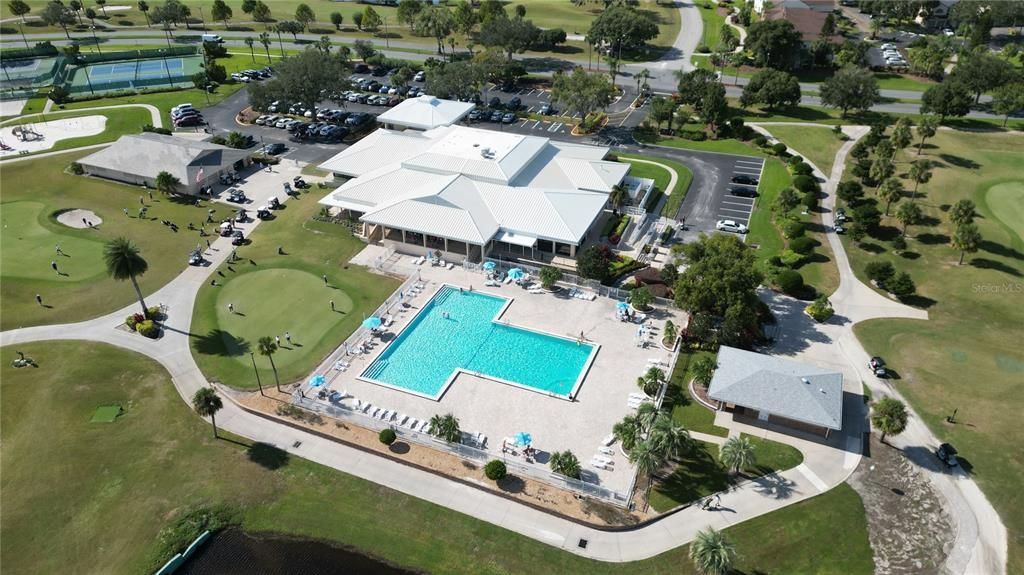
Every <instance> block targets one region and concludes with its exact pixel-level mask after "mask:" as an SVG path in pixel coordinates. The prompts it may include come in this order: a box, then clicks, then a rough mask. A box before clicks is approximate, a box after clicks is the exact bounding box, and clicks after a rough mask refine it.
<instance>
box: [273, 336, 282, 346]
mask: <svg viewBox="0 0 1024 575" xmlns="http://www.w3.org/2000/svg"><path fill="white" fill-rule="evenodd" d="M274 341H276V342H277V347H281V336H279V335H275V336H274Z"/></svg>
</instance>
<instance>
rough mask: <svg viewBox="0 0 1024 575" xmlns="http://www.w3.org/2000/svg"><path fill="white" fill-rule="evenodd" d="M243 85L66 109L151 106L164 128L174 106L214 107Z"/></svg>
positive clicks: (88, 103) (131, 97) (110, 99)
mask: <svg viewBox="0 0 1024 575" xmlns="http://www.w3.org/2000/svg"><path fill="white" fill-rule="evenodd" d="M243 85H244V84H222V85H221V86H220V87H218V88H217V91H216V92H215V93H213V94H207V93H206V92H205V91H203V90H197V89H196V88H186V89H183V90H173V91H168V92H153V93H148V94H132V95H128V96H110V97H105V98H98V99H94V100H76V101H74V102H69V103H67V104H65V105H64V108H65V109H67V110H81V109H84V108H96V107H100V106H116V105H118V104H149V105H151V106H155V107H156V108H157V109H158V110H160V113H161V115H162V117H163V120H164V127H170V126H171V108H173V107H174V106H177V105H178V104H184V103H186V102H189V103H191V104H192V105H193V106H195V107H196V108H199V109H202V108H205V107H207V106H212V105H214V104H217V103H220V101H221V100H223V99H224V98H227V97H228V96H230V95H232V94H234V93H235V92H237V91H238V90H240V89H241V88H242V86H243ZM207 95H209V97H210V101H209V103H207V101H206V97H207ZM147 123H148V120H147Z"/></svg>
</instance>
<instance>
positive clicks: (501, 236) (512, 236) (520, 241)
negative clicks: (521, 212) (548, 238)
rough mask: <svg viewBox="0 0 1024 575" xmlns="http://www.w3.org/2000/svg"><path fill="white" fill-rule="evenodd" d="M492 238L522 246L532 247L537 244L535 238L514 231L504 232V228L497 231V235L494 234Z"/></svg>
mask: <svg viewBox="0 0 1024 575" xmlns="http://www.w3.org/2000/svg"><path fill="white" fill-rule="evenodd" d="M494 240H495V241H498V242H505V243H506V244H515V245H517V246H523V247H524V248H532V247H533V246H535V245H537V238H535V237H533V236H528V235H526V234H517V233H514V232H506V231H504V230H502V231H500V232H498V235H496V236H494Z"/></svg>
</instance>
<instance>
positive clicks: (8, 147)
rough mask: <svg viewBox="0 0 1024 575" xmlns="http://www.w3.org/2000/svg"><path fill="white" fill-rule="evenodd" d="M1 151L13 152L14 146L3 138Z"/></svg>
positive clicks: (0, 145)
mask: <svg viewBox="0 0 1024 575" xmlns="http://www.w3.org/2000/svg"><path fill="white" fill-rule="evenodd" d="M0 151H4V152H13V151H14V148H12V147H10V146H8V145H7V144H6V143H4V141H3V140H0Z"/></svg>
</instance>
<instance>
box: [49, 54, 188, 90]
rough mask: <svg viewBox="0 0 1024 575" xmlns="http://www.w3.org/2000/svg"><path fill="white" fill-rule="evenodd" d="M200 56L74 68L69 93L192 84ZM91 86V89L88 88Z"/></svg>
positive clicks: (69, 80) (70, 74)
mask: <svg viewBox="0 0 1024 575" xmlns="http://www.w3.org/2000/svg"><path fill="white" fill-rule="evenodd" d="M202 63H203V59H202V57H201V56H184V57H182V56H176V57H169V58H155V59H149V60H128V61H121V62H103V63H100V64H90V65H88V66H82V67H76V68H74V69H72V70H71V71H70V73H69V74H68V84H69V85H70V91H71V92H84V91H89V90H111V89H125V88H140V87H147V86H157V85H168V84H172V85H180V84H185V85H188V84H191V82H192V75H193V74H196V73H197V72H201V71H202ZM90 84H91V88H90Z"/></svg>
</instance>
